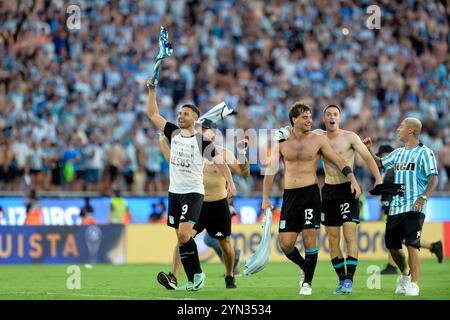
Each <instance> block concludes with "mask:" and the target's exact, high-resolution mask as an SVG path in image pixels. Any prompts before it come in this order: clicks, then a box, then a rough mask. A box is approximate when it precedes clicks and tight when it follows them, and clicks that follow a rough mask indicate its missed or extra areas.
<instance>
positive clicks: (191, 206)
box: [167, 192, 204, 229]
mask: <svg viewBox="0 0 450 320" xmlns="http://www.w3.org/2000/svg"><path fill="white" fill-rule="evenodd" d="M203 197H204V196H203V195H202V194H200V193H194V192H193V193H183V194H180V193H172V192H169V209H168V219H167V225H168V226H169V227H173V228H175V229H178V225H179V224H180V222H189V223H192V224H196V223H197V222H198V218H199V217H200V211H201V210H202V204H203Z"/></svg>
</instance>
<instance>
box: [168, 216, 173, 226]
mask: <svg viewBox="0 0 450 320" xmlns="http://www.w3.org/2000/svg"><path fill="white" fill-rule="evenodd" d="M169 223H170V224H173V223H174V220H173V216H169Z"/></svg>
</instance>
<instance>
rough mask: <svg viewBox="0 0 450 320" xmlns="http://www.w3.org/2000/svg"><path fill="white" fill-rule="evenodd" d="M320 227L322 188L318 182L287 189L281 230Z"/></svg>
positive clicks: (297, 230) (292, 230)
mask: <svg viewBox="0 0 450 320" xmlns="http://www.w3.org/2000/svg"><path fill="white" fill-rule="evenodd" d="M310 228H316V229H319V228H320V190H319V186H318V185H317V184H313V185H310V186H307V187H303V188H297V189H285V190H284V194H283V205H282V207H281V217H280V225H279V228H278V230H279V232H297V233H299V232H301V231H302V230H303V229H310Z"/></svg>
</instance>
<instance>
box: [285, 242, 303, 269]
mask: <svg viewBox="0 0 450 320" xmlns="http://www.w3.org/2000/svg"><path fill="white" fill-rule="evenodd" d="M284 254H285V255H286V257H287V258H288V259H289V260H291V261H292V262H294V263H295V264H296V265H298V266H299V267H300V268H301V269H302V270H303V271H305V259H303V257H302V255H301V254H300V252H299V251H298V249H297V247H296V246H294V247H292V249H291V250H289V251H288V252H285V253H284Z"/></svg>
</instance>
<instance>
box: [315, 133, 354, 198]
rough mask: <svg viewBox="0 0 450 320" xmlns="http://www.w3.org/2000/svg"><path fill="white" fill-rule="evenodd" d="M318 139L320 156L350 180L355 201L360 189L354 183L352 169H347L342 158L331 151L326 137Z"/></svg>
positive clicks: (347, 166)
mask: <svg viewBox="0 0 450 320" xmlns="http://www.w3.org/2000/svg"><path fill="white" fill-rule="evenodd" d="M318 137H319V139H320V151H321V152H322V155H323V156H324V157H325V158H326V159H327V160H329V161H330V162H331V163H333V164H334V165H335V166H337V167H338V168H339V169H340V170H341V171H342V173H343V174H344V176H346V177H347V178H348V179H349V180H350V182H351V189H352V192H355V198H356V199H357V198H359V196H360V195H361V188H360V187H359V185H358V182H357V181H356V178H355V175H354V174H353V171H352V169H351V168H350V167H349V165H348V164H347V162H345V160H344V159H342V157H341V156H340V155H339V154H337V153H336V151H334V150H333V148H332V147H331V145H330V143H329V142H328V138H327V137H325V136H318Z"/></svg>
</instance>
